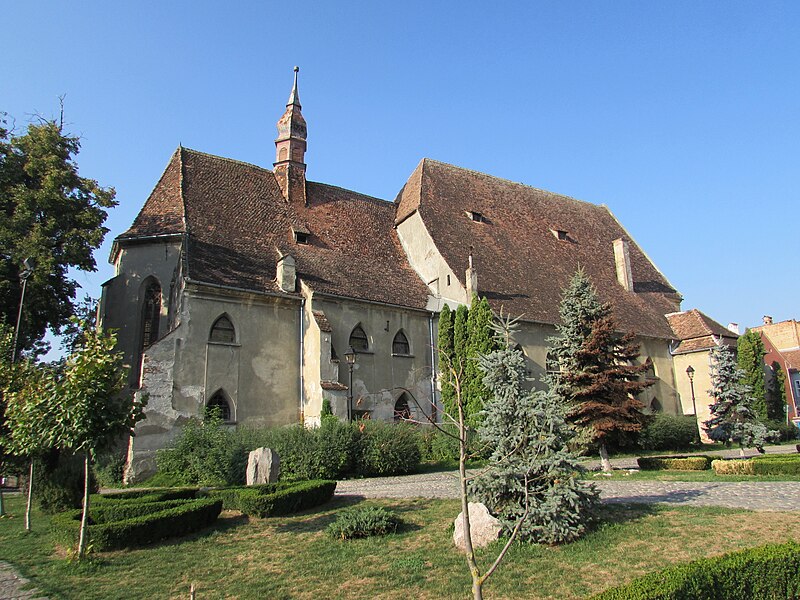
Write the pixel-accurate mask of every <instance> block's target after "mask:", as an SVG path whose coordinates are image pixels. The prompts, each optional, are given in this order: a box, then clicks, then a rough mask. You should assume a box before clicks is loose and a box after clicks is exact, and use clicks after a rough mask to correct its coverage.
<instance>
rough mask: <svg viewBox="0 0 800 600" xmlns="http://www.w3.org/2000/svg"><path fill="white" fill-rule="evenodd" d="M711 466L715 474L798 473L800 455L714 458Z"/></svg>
mask: <svg viewBox="0 0 800 600" xmlns="http://www.w3.org/2000/svg"><path fill="white" fill-rule="evenodd" d="M712 467H713V469H714V473H716V474H717V475H800V455H796V454H778V455H772V456H756V457H753V458H746V459H735V460H715V461H714V462H713V463H712Z"/></svg>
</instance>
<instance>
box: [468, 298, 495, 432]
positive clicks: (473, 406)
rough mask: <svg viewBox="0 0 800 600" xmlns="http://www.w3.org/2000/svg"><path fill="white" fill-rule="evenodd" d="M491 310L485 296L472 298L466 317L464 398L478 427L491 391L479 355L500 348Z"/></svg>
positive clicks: (471, 418) (473, 423) (470, 423)
mask: <svg viewBox="0 0 800 600" xmlns="http://www.w3.org/2000/svg"><path fill="white" fill-rule="evenodd" d="M492 319H493V315H492V309H491V308H490V307H489V301H488V300H487V299H486V298H478V296H477V295H473V297H472V305H471V306H470V309H469V316H468V317H467V362H466V365H465V369H464V374H465V377H464V400H465V402H466V406H467V424H468V425H470V426H471V427H477V425H478V424H479V423H480V420H481V417H480V413H481V411H482V410H483V405H484V401H485V399H486V398H487V396H489V391H488V390H487V389H486V386H485V385H484V384H483V372H482V371H481V368H480V366H479V364H478V358H479V357H480V356H483V355H486V354H489V353H490V352H491V351H492V350H495V349H496V348H497V344H496V342H495V339H494V335H493V333H492Z"/></svg>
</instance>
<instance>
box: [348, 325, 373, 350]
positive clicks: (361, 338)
mask: <svg viewBox="0 0 800 600" xmlns="http://www.w3.org/2000/svg"><path fill="white" fill-rule="evenodd" d="M350 347H351V348H352V349H353V350H355V351H356V352H366V351H367V350H369V340H368V339H367V334H366V333H365V332H364V330H363V329H362V328H361V325H356V326H355V327H354V328H353V331H352V333H351V334H350Z"/></svg>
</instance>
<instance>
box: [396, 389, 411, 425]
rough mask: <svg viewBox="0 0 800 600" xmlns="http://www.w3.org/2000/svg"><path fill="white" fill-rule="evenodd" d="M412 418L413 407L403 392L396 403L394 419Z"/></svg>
mask: <svg viewBox="0 0 800 600" xmlns="http://www.w3.org/2000/svg"><path fill="white" fill-rule="evenodd" d="M410 418H411V408H410V407H409V405H408V397H407V396H406V395H405V393H403V394H402V395H401V396H400V397H399V398H398V399H397V402H395V403H394V420H395V421H407V420H408V419H410Z"/></svg>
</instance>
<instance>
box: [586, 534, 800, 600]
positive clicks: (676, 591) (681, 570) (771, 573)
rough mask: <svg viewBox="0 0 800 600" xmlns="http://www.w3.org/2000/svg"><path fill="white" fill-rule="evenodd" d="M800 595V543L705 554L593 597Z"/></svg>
mask: <svg viewBox="0 0 800 600" xmlns="http://www.w3.org/2000/svg"><path fill="white" fill-rule="evenodd" d="M798 597H800V544H797V543H795V542H788V543H786V544H774V545H768V546H760V547H758V548H751V549H748V550H741V551H738V552H731V553H729V554H723V555H722V556H717V557H714V558H703V559H700V560H697V561H694V562H690V563H687V564H684V565H678V566H676V567H671V568H669V569H666V570H664V571H660V572H658V573H650V574H648V575H645V576H644V577H640V578H638V579H635V580H633V581H632V582H631V583H629V584H627V585H624V586H620V587H616V588H612V589H610V590H606V591H605V592H603V593H601V594H598V595H596V596H593V597H592V598H593V600H684V599H686V598H692V599H694V600H772V599H778V598H781V599H785V598H798Z"/></svg>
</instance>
